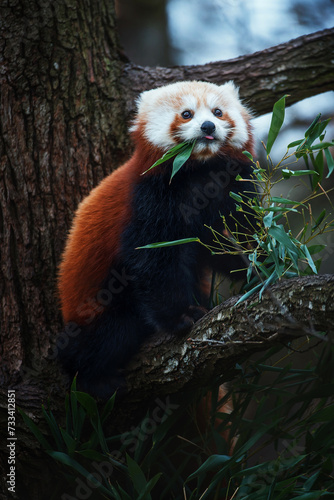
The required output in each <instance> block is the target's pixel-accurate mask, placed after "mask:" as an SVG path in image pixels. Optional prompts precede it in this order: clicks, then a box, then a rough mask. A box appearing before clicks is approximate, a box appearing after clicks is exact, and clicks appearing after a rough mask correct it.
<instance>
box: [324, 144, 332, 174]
mask: <svg viewBox="0 0 334 500" xmlns="http://www.w3.org/2000/svg"><path fill="white" fill-rule="evenodd" d="M324 151H325V158H326V161H327V167H328V174H327V176H326V179H328V177H329V176H330V175H331V174H332V172H333V170H334V159H333V156H332V153H331V152H330V151H329V149H325V150H324Z"/></svg>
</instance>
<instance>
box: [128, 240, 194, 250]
mask: <svg viewBox="0 0 334 500" xmlns="http://www.w3.org/2000/svg"><path fill="white" fill-rule="evenodd" d="M200 241H201V240H200V239H199V238H184V239H183V240H175V241H161V242H158V243H150V244H149V245H144V246H142V247H137V248H136V250H140V249H142V248H164V247H172V246H175V245H184V244H185V243H194V242H197V243H200Z"/></svg>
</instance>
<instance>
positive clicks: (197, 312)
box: [188, 306, 208, 323]
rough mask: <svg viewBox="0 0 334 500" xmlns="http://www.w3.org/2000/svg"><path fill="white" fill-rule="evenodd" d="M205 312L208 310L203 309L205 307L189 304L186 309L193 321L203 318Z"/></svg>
mask: <svg viewBox="0 0 334 500" xmlns="http://www.w3.org/2000/svg"><path fill="white" fill-rule="evenodd" d="M207 312H208V310H207V309H205V307H202V306H190V307H189V309H188V316H190V317H191V318H193V320H194V323H196V321H198V320H199V319H201V318H203V316H205V315H206V313H207Z"/></svg>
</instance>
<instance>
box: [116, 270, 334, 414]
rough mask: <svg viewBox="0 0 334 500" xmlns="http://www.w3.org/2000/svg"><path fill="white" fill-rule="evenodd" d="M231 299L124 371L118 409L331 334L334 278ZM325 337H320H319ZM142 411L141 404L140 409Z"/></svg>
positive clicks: (293, 282) (145, 351)
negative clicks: (295, 341)
mask: <svg viewBox="0 0 334 500" xmlns="http://www.w3.org/2000/svg"><path fill="white" fill-rule="evenodd" d="M237 300H238V297H233V298H231V299H229V300H227V301H226V302H224V303H223V304H221V305H219V306H217V307H216V308H214V309H213V310H212V311H211V312H210V313H208V314H207V315H206V316H205V317H204V318H202V320H201V321H199V322H198V323H196V324H195V325H194V327H193V329H192V330H191V332H190V333H189V334H188V335H187V337H186V338H184V337H183V338H175V337H173V336H170V335H169V336H167V335H165V336H162V335H160V336H156V337H154V338H153V339H152V340H151V341H150V342H147V343H146V344H145V345H144V346H143V348H142V350H141V352H140V354H139V355H138V356H136V358H135V359H134V360H133V361H132V362H131V364H130V365H129V367H128V370H129V375H128V377H127V381H128V385H129V387H131V390H130V392H129V394H128V395H127V397H126V398H125V400H124V403H123V404H122V411H123V408H124V409H125V411H126V408H127V404H132V403H134V402H135V401H137V402H138V401H141V402H143V401H145V400H149V399H150V398H151V397H152V394H154V395H155V396H157V395H160V396H162V395H165V394H173V393H176V392H180V391H181V392H182V391H187V390H189V389H191V388H194V387H205V386H209V385H210V382H211V383H212V380H213V379H214V378H215V377H218V376H221V375H222V374H226V373H228V372H229V371H231V370H233V369H234V366H235V363H236V362H239V363H240V362H241V361H243V360H245V359H246V357H248V356H249V355H250V354H251V353H252V352H256V351H263V350H265V349H267V348H269V347H270V346H272V345H273V344H274V343H282V345H283V344H285V343H287V342H288V341H289V340H291V339H292V338H294V337H298V336H305V335H309V336H312V335H313V333H317V332H318V334H319V332H326V333H327V335H333V334H334V276H332V275H322V276H311V277H303V278H295V279H290V280H286V281H283V282H281V283H279V284H277V285H275V286H273V287H272V288H269V289H268V290H267V292H266V293H265V294H264V295H263V298H262V301H261V302H257V300H258V298H257V296H254V297H253V298H252V299H249V300H248V301H247V302H245V303H241V304H240V305H239V306H237V307H235V308H234V307H233V306H234V304H235V303H236V302H237ZM321 337H322V338H324V336H323V335H321ZM144 406H145V405H144Z"/></svg>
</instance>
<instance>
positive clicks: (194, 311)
mask: <svg viewBox="0 0 334 500" xmlns="http://www.w3.org/2000/svg"><path fill="white" fill-rule="evenodd" d="M207 312H208V311H207V310H206V309H205V308H204V307H201V306H190V307H189V308H188V310H187V312H186V313H185V314H182V316H181V317H180V319H179V321H178V323H177V324H176V326H175V328H174V333H180V334H182V333H184V332H186V331H187V330H190V328H191V327H192V326H193V325H194V324H195V323H196V321H198V320H199V319H201V318H202V317H203V316H204V315H205V314H206V313H207Z"/></svg>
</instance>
